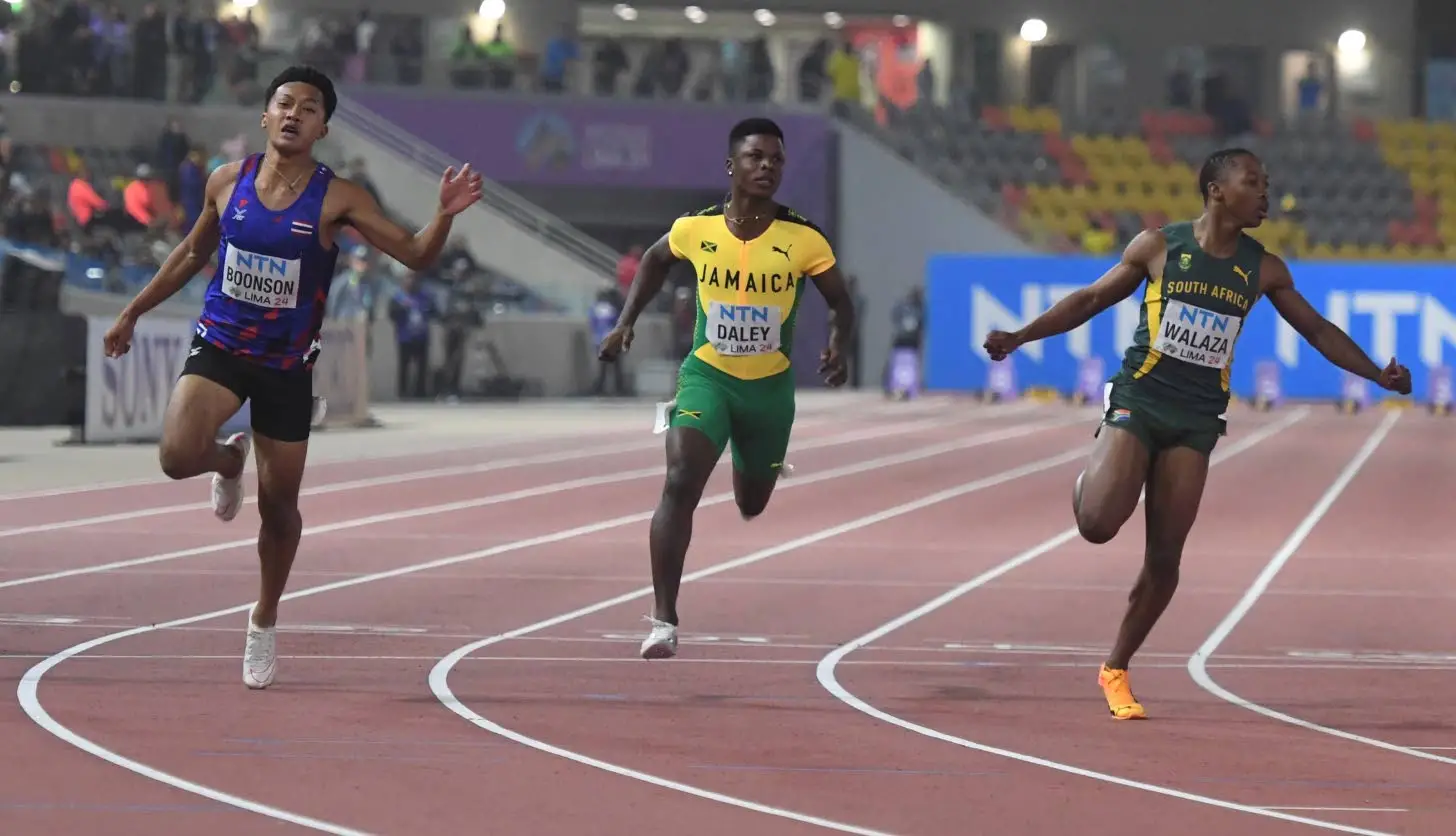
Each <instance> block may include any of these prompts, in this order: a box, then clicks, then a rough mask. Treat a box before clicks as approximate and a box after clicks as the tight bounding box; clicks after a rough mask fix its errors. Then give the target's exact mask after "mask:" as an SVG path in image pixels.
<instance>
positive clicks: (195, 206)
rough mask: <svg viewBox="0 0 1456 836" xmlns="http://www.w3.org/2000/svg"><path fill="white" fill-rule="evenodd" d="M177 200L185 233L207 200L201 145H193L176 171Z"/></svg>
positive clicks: (205, 174)
mask: <svg viewBox="0 0 1456 836" xmlns="http://www.w3.org/2000/svg"><path fill="white" fill-rule="evenodd" d="M177 200H178V202H179V203H180V204H181V206H182V232H183V233H184V234H185V233H187V232H189V231H191V229H192V225H193V224H195V223H197V219H198V218H199V217H200V216H201V215H202V206H203V204H204V203H205V202H206V201H207V160H205V159H204V158H203V151H202V146H201V145H194V146H193V147H192V151H191V153H189V154H188V155H187V159H185V160H183V161H182V165H181V166H179V167H178V171H177Z"/></svg>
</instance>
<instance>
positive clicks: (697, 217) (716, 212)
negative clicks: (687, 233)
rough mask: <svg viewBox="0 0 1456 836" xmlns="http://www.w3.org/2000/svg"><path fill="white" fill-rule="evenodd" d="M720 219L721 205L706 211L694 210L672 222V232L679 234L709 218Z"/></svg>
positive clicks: (710, 207) (721, 213)
mask: <svg viewBox="0 0 1456 836" xmlns="http://www.w3.org/2000/svg"><path fill="white" fill-rule="evenodd" d="M721 217H723V205H722V204H721V203H720V204H715V205H713V206H709V207H707V208H706V209H696V210H694V211H692V212H684V213H683V214H681V215H679V216H678V217H677V219H676V220H674V221H673V222H672V228H673V230H674V231H678V232H681V231H683V230H686V229H691V228H692V227H694V226H697V225H699V224H701V223H702V222H703V221H705V220H707V219H709V218H721Z"/></svg>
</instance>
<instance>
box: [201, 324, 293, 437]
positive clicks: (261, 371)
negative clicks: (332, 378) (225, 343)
mask: <svg viewBox="0 0 1456 836" xmlns="http://www.w3.org/2000/svg"><path fill="white" fill-rule="evenodd" d="M182 374H183V375H184V376H185V375H189V374H195V375H197V376H198V377H204V378H207V379H208V380H211V381H212V382H213V383H216V384H218V385H220V386H223V387H226V388H227V389H228V390H229V391H231V392H232V393H233V394H234V395H237V396H238V399H239V400H241V401H244V402H251V403H252V423H253V432H255V433H257V434H258V435H260V436H263V437H264V438H271V439H273V440H274V441H307V440H308V436H309V430H310V429H311V428H312V424H313V370H312V369H306V368H300V369H296V370H294V369H290V370H284V369H270V368H268V367H266V366H260V365H258V364H257V363H253V362H250V361H249V360H248V359H247V358H245V357H238V356H236V355H233V354H230V353H228V352H226V351H224V350H222V349H221V348H218V347H217V346H215V345H213V344H212V343H210V342H208V341H207V340H204V339H203V338H202V337H199V336H193V338H192V346H191V347H190V348H189V349H188V351H187V363H186V364H185V365H183V367H182Z"/></svg>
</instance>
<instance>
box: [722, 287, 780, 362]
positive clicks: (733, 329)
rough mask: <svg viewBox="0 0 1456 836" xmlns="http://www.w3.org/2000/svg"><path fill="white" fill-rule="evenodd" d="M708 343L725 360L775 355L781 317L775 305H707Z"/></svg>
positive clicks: (777, 347) (777, 346) (778, 342)
mask: <svg viewBox="0 0 1456 836" xmlns="http://www.w3.org/2000/svg"><path fill="white" fill-rule="evenodd" d="M707 313H708V322H707V330H708V341H709V342H710V343H711V344H712V346H713V350H714V351H716V352H718V353H719V354H722V355H724V356H725V357H743V356H746V355H750V354H768V353H770V352H774V351H778V350H779V346H780V344H781V343H780V339H781V337H780V329H781V326H782V324H783V323H782V320H783V313H782V311H781V310H780V309H779V307H778V306H777V305H735V304H731V303H727V302H718V301H709V302H708V311H707Z"/></svg>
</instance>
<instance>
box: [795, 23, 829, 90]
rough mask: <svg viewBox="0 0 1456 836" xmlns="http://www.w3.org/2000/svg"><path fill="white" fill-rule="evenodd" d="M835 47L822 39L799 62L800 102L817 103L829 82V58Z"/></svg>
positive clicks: (825, 39)
mask: <svg viewBox="0 0 1456 836" xmlns="http://www.w3.org/2000/svg"><path fill="white" fill-rule="evenodd" d="M833 49H834V46H833V45H832V44H830V43H829V39H828V38H820V39H819V40H817V41H815V42H814V46H813V47H812V48H810V50H809V51H808V52H807V53H805V54H804V60H802V61H800V62H799V101H801V102H817V101H819V99H820V98H822V97H823V96H824V88H825V85H826V84H827V83H828V81H829V56H830V53H831V51H832V50H833Z"/></svg>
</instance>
